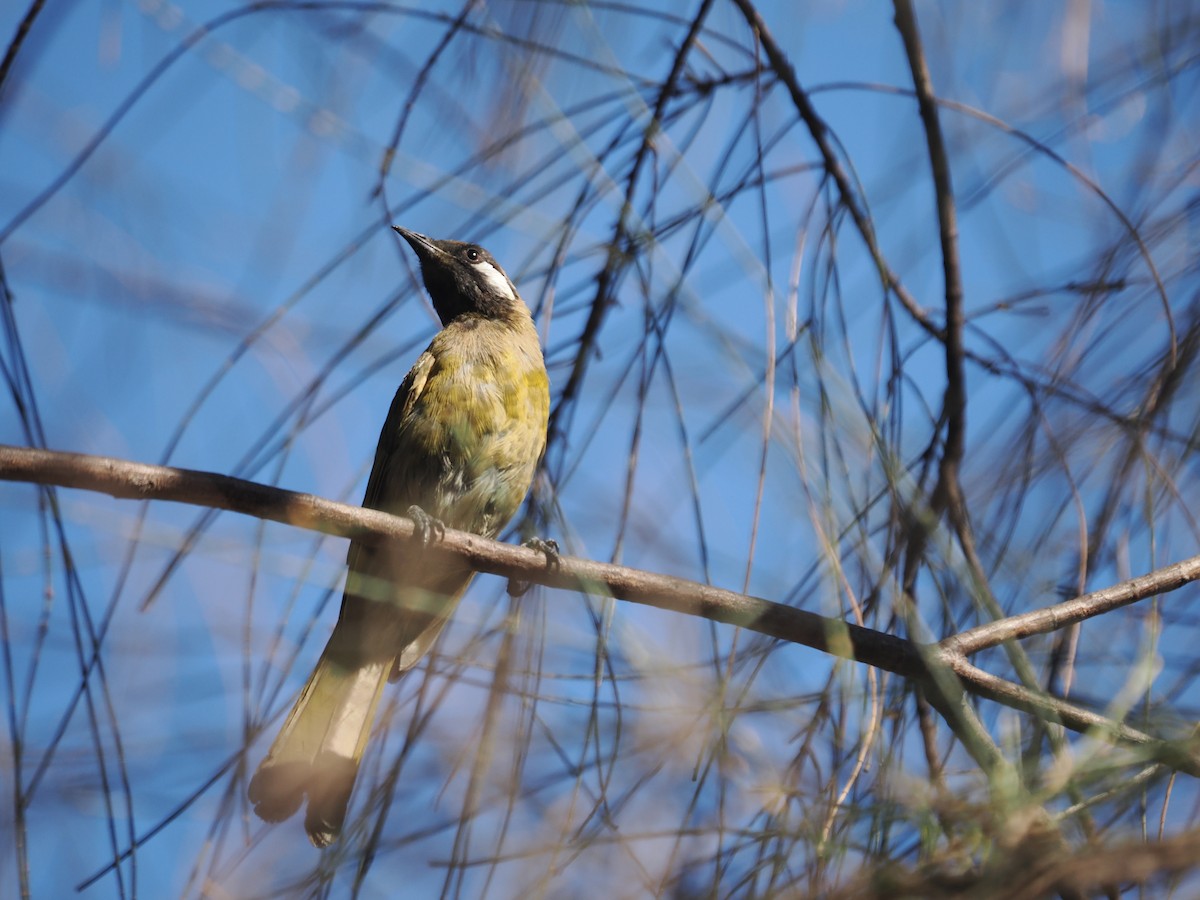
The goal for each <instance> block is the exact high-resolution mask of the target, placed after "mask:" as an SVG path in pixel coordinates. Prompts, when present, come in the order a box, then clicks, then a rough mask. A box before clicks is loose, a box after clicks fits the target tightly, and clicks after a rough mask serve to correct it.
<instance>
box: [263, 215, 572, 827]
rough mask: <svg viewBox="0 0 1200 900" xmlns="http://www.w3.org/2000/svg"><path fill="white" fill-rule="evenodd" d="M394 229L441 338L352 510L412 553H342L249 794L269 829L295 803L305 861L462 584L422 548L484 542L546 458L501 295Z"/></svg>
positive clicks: (482, 255)
mask: <svg viewBox="0 0 1200 900" xmlns="http://www.w3.org/2000/svg"><path fill="white" fill-rule="evenodd" d="M392 227H393V228H394V229H395V231H396V232H397V233H398V234H399V235H400V236H401V237H402V238H404V240H405V241H407V243H408V244H409V246H410V247H411V248H412V250H413V251H414V252H415V253H416V256H417V259H418V261H419V263H420V269H421V276H422V280H423V282H424V284H425V289H426V291H427V292H428V293H429V297H430V299H431V300H432V301H433V307H434V310H435V311H436V313H437V315H438V318H439V319H440V320H441V323H442V330H441V331H439V332H438V333H437V334H436V335H435V336H434V338H433V340H432V342H431V343H430V344H429V346H428V347H427V348H426V349H425V351H424V352H423V353H422V354H421V355H420V357H419V358H418V359H417V361H416V363H415V364H414V365H413V367H412V369H411V370H410V371H409V373H408V375H407V376H406V377H405V379H404V381H403V382H402V383H401V385H400V387H399V389H398V390H397V391H396V395H395V398H394V399H393V400H392V404H391V408H390V409H389V410H388V414H387V418H386V420H385V421H384V424H383V430H382V432H381V433H380V435H379V444H378V446H377V447H376V450H375V461H374V464H373V465H372V467H371V475H370V477H369V478H368V480H367V489H366V495H365V496H364V498H363V506H364V507H368V508H371V509H378V510H382V511H383V512H387V513H392V514H395V515H405V516H408V517H409V518H411V519H413V521H414V524H415V526H416V528H415V532H414V534H415V536H416V538H417V539H416V540H412V541H408V542H391V543H390V544H387V545H383V544H379V543H374V542H365V541H360V540H352V541H351V543H350V549H349V552H348V554H347V566H348V572H347V576H346V583H345V589H344V592H343V595H342V605H341V610H340V612H339V614H338V620H337V624H336V626H335V627H334V629H333V633H332V634H331V635H330V638H329V641H328V643H327V645H326V646H325V650H324V652H323V653H322V654H321V657H320V659H319V660H318V662H317V664H316V667H315V668H314V670H313V672H312V674H311V675H310V676H309V678H308V681H307V682H306V683H305V685H304V687H303V689H302V690H301V691H300V694H299V696H298V697H297V699H296V701H295V704H294V705H293V706H292V709H291V712H290V713H289V714H288V716H287V719H286V720H285V721H284V723H283V726H282V728H281V729H280V731H279V734H278V736H277V737H276V738H275V741H274V743H272V745H271V747H270V749H269V750H268V751H267V755H266V756H265V757H264V759H263V760H262V762H261V764H260V765H259V766H258V769H257V771H256V772H255V774H254V777H253V778H252V779H251V781H250V784H249V789H248V794H249V798H250V801H251V803H252V804H253V806H254V811H255V813H256V814H257V815H258V816H259V817H260V818H261V819H263V820H265V821H267V822H279V821H283V820H284V819H287V818H289V817H291V816H292V815H293V814H294V813H295V812H296V811H297V810H298V809H299V808H300V805H301V803H303V802H304V799H305V796H307V799H308V807H307V811H306V814H305V821H304V827H305V831H306V832H307V833H308V837H309V840H311V841H312V843H313V844H314V845H315V846H317V847H325V846H328V845H329V844H330V843H332V842H333V841H335V840H336V839H337V838H338V836H339V835H340V833H341V830H342V826H343V824H344V821H345V818H346V812H347V809H348V808H349V803H350V796H351V793H352V791H353V789H354V782H355V779H356V778H357V775H358V767H359V763H360V762H361V760H362V757H363V753H364V751H365V749H366V745H367V740H368V738H369V736H370V733H371V729H372V726H373V721H374V718H375V709H376V706H377V705H378V703H379V699H380V696H381V695H382V692H383V688H384V685H385V683H386V682H387V681H389V680H392V681H395V680H397V679H398V678H399V677H400V676H401V675H403V674H404V673H405V672H406V671H408V670H409V669H411V668H412V667H413V666H415V665H416V664H417V663H418V662H419V661H420V660H421V658H422V657H423V656H424V655H425V654H426V653H427V652H428V651H429V649H430V647H431V646H432V645H433V643H434V641H435V640H436V639H437V637H438V635H439V634H440V633H441V631H442V629H443V628H444V627H445V625H446V622H447V621H448V620H449V618H450V616H451V614H452V613H453V612H454V608H455V606H456V605H457V604H458V601H459V598H461V597H462V595H463V592H464V591H465V590H466V588H467V585H468V584H470V582H471V579H472V577H473V576H474V574H475V573H474V571H473V570H472V569H471V568H469V567H468V566H467V565H466V564H463V563H456V562H450V563H447V562H445V561H444V558H441V557H439V558H438V560H437V561H436V563H435V562H432V561H431V559H430V555H429V554H427V553H425V552H424V551H425V547H426V546H427V545H428V543H429V541H430V539H431V537H433V536H436V535H438V534H440V533H441V532H442V531H444V529H445V528H455V529H459V530H462V531H470V532H473V533H475V534H479V535H483V536H484V537H488V538H494V537H496V536H497V535H498V534H499V533H500V530H501V529H502V528H504V526H505V525H506V524H507V523H508V522H509V520H510V519H511V518H512V517H513V515H514V514H515V513H516V512H517V510H518V509H519V508H520V506H521V504H522V503H523V502H524V500H525V496H526V494H527V493H528V491H529V488H530V486H531V484H532V482H533V478H534V475H535V473H536V470H537V467H538V464H539V461H540V459H541V457H542V454H543V452H544V451H545V448H546V432H547V426H548V421H549V411H550V392H549V381H548V378H547V375H546V364H545V359H544V357H543V354H542V348H541V342H540V340H539V338H538V333H537V329H536V327H535V326H534V323H533V317H532V315H531V313H530V310H529V308H528V306H526V304H525V302H524V301H523V300H522V299H521V296H520V294H519V293H517V289H516V287H515V286H514V285H513V282H512V280H511V279H510V278H509V277H508V275H506V274H505V272H504V270H503V269H502V268H501V267H500V265H499V264H498V263H497V262H496V260H495V259H494V258H493V257H492V255H491V254H490V253H488V252H487V251H486V250H484V249H483V248H482V247H480V246H479V245H478V244H473V243H467V242H463V241H453V240H434V239H432V238H429V237H426V236H425V235H423V234H420V233H418V232H415V231H409V230H407V229H404V228H401V227H399V226H392ZM551 543H552V542H551Z"/></svg>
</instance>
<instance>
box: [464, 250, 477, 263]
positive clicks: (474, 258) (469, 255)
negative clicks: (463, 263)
mask: <svg viewBox="0 0 1200 900" xmlns="http://www.w3.org/2000/svg"><path fill="white" fill-rule="evenodd" d="M467 259H469V260H470V261H471V262H479V251H478V250H476V249H475V248H474V247H468V248H467Z"/></svg>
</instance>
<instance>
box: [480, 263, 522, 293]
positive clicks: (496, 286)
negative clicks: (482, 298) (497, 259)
mask: <svg viewBox="0 0 1200 900" xmlns="http://www.w3.org/2000/svg"><path fill="white" fill-rule="evenodd" d="M474 265H475V271H476V272H478V273H479V274H480V276H482V278H483V282H484V284H486V285H487V286H488V288H489V289H490V290H491V291H493V292H494V293H496V294H499V295H500V296H501V297H503V298H504V299H505V300H516V299H517V295H516V293H515V292H514V291H513V286H512V282H510V281H509V280H508V279H507V278H506V277H505V276H504V273H503V272H501V271H500V270H499V269H497V268H496V267H495V266H493V265H492V264H491V263H490V262H488V261H487V260H481V261H479V262H477V263H475V264H474Z"/></svg>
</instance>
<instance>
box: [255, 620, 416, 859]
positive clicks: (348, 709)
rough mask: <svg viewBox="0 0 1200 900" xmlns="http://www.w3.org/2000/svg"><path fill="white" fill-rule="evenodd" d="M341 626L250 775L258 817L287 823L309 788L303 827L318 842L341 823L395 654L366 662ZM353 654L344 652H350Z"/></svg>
mask: <svg viewBox="0 0 1200 900" xmlns="http://www.w3.org/2000/svg"><path fill="white" fill-rule="evenodd" d="M340 630H341V629H335V630H334V633H333V635H332V636H331V637H330V639H329V643H328V645H326V647H325V650H324V652H323V653H322V654H321V659H320V660H319V661H318V662H317V666H316V668H315V669H314V670H313V673H312V675H310V676H309V679H308V683H307V684H305V685H304V690H302V691H301V692H300V696H299V698H297V700H296V705H295V706H293V707H292V711H291V712H290V713H288V717H287V720H286V721H285V722H284V723H283V728H281V729H280V731H279V736H278V737H276V738H275V743H273V744H272V745H271V749H270V751H269V752H268V753H267V756H266V758H265V759H264V760H263V761H262V763H261V764H260V765H259V767H258V771H257V772H256V773H255V774H254V777H253V778H252V779H251V780H250V789H249V795H250V802H251V803H253V804H254V812H255V813H257V814H258V816H259V818H261V819H264V820H266V821H268V822H281V821H283V820H284V819H286V818H288V817H289V816H291V815H292V814H293V813H295V812H296V810H297V809H299V808H300V804H301V803H302V802H303V800H304V795H305V794H308V813H307V815H306V816H305V819H304V829H305V831H307V832H308V838H309V840H310V841H312V842H313V844H315V845H316V846H318V847H325V846H327V845H328V844H329V843H331V842H332V841H333V840H334V839H335V838H336V837H337V836H338V834H339V832H340V831H341V829H342V822H343V821H344V820H345V818H346V809H347V808H348V807H349V805H350V793H351V791H353V789H354V779H355V778H356V777H357V775H358V764H359V762H360V761H361V760H362V755H363V750H364V749H365V748H366V745H367V738H368V737H369V736H370V733H371V725H372V723H373V722H374V720H375V707H376V706H377V705H378V703H379V696H380V694H381V693H382V692H383V686H384V684H386V683H387V678H388V674H389V673H390V672H391V670H392V664H393V661H392V660H391V659H388V660H386V661H385V660H381V659H377V660H374V661H371V660H364V659H363V658H362V654H361V650H360V649H358V648H346V647H344V646H340V645H343V644H345V643H346V641H345V640H344V639H343V638H344V637H345V635H340V634H339V633H338V632H339V631H340ZM348 649H349V650H350V651H351V652H345V651H346V650H348Z"/></svg>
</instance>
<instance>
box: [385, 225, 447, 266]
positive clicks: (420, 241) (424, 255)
mask: <svg viewBox="0 0 1200 900" xmlns="http://www.w3.org/2000/svg"><path fill="white" fill-rule="evenodd" d="M392 229H393V230H394V231H395V232H396V233H397V234H399V235H400V237H402V238H404V239H405V240H406V241H408V245H409V246H410V247H412V248H413V250H414V251H415V252H416V254H417V256H419V257H421V259H430V258H435V259H436V258H437V257H439V256H441V255H442V251H441V250H440V249H439V248H438V246H437V245H436V244H435V243H434V242H433V241H432V240H431V239H430V238H427V237H426V236H425V235H423V234H421V233H420V232H418V231H409V230H408V229H407V228H401V227H400V226H399V225H393V226H392Z"/></svg>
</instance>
